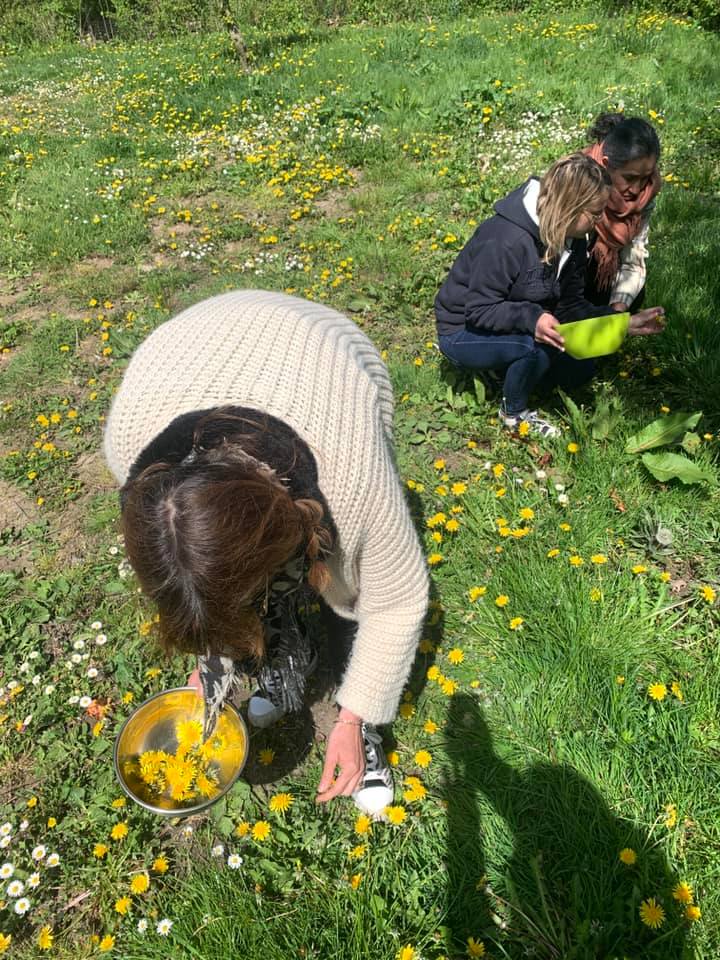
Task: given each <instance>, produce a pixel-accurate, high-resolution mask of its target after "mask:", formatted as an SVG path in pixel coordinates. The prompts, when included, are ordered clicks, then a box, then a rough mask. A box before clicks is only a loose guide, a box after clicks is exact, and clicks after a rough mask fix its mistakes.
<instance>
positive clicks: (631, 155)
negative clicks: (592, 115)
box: [584, 113, 662, 313]
mask: <svg viewBox="0 0 720 960" xmlns="http://www.w3.org/2000/svg"><path fill="white" fill-rule="evenodd" d="M588 138H589V140H590V143H591V146H589V147H586V148H585V150H584V153H586V154H588V155H589V156H591V157H592V158H593V159H594V160H597V162H598V163H599V164H601V165H602V166H603V167H605V169H606V170H607V172H608V173H609V174H610V179H611V180H612V190H611V191H610V197H609V199H608V202H607V206H606V207H605V212H604V213H603V216H602V218H601V219H600V220H599V221H598V222H597V223H596V224H595V234H594V237H593V238H592V240H591V243H590V248H589V253H590V259H589V261H588V268H587V273H586V278H585V296H586V297H587V299H588V300H590V301H591V302H592V303H595V304H597V305H601V306H605V305H607V304H610V306H612V307H614V309H615V310H619V311H620V312H625V311H629V312H630V313H634V312H636V311H637V310H639V309H640V307H641V306H642V302H643V299H644V294H645V276H646V267H645V261H646V259H647V249H648V224H649V222H650V216H651V214H652V211H653V208H654V206H655V197H656V196H657V194H658V193H659V192H660V188H661V186H662V181H661V179H660V174H659V173H658V167H657V164H658V160H659V159H660V141H659V139H658V135H657V133H656V132H655V129H654V127H653V126H652V124H650V123H648V122H647V120H643V119H642V118H641V117H626V116H625V115H624V114H622V113H603V114H601V115H600V116H599V117H598V118H597V120H596V121H595V123H594V124H593V126H592V127H591V128H590V130H589V131H588Z"/></svg>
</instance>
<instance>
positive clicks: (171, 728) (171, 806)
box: [114, 687, 248, 817]
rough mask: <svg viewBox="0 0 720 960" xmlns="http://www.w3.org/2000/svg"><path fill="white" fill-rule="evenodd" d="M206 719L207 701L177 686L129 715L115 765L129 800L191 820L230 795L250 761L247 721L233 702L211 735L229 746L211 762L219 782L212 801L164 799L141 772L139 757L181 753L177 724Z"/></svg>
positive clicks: (166, 796) (205, 798)
mask: <svg viewBox="0 0 720 960" xmlns="http://www.w3.org/2000/svg"><path fill="white" fill-rule="evenodd" d="M203 715H204V704H203V699H202V697H201V696H199V695H198V693H197V691H196V690H195V688H194V687H176V688H174V689H173V690H164V691H163V692H162V693H156V694H155V696H153V697H150V699H149V700H146V701H145V702H144V703H141V704H140V706H139V707H137V709H135V710H134V711H133V712H132V713H131V714H130V716H129V717H128V718H127V720H126V721H125V723H124V724H123V725H122V727H121V728H120V731H119V732H118V735H117V737H116V738H115V753H114V760H115V773H116V775H117V778H118V781H119V782H120V786H121V787H122V789H123V790H124V791H125V793H126V794H127V795H128V796H129V797H130V799H131V800H134V801H135V803H137V804H139V805H140V806H141V807H144V808H145V809H146V810H150V811H152V813H159V814H161V815H162V816H167V817H178V816H181V817H187V816H190V815H191V814H194V813H200V812H201V811H202V810H206V809H207V808H208V807H210V806H212V804H213V803H216V802H217V801H218V800H219V799H220V798H221V797H222V796H224V795H225V794H226V793H227V792H228V790H229V789H230V787H231V786H232V785H233V783H235V781H236V780H237V778H238V777H239V776H240V774H241V773H242V769H243V767H244V766H245V761H246V760H247V756H248V731H247V727H246V726H245V721H244V720H243V719H242V717H241V716H240V714H239V713H238V712H237V710H236V709H235V707H233V706H232V704H229V703H228V704H226V705H225V707H224V708H223V711H222V713H221V714H220V717H219V719H218V722H217V726H216V728H215V731H214V733H213V735H215V734H217V733H220V734H222V735H223V736H224V737H225V738H226V740H227V746H226V748H225V749H224V750H223V751H222V753H221V754H219V755H218V756H216V757H215V758H213V760H212V761H211V763H210V766H209V770H210V772H211V773H212V774H213V776H214V779H216V780H217V787H216V789H215V790H214V791H213V793H212V794H210V796H203V797H200V798H195V799H193V800H187V801H180V800H175V799H173V798H172V797H171V796H170V795H169V793H168V792H167V791H165V792H163V793H160V794H158V793H156V792H155V791H153V790H152V789H151V788H150V787H149V786H148V784H146V783H145V781H144V780H143V779H142V778H141V776H140V773H139V769H138V761H139V758H140V756H141V754H143V753H145V752H146V751H148V750H163V751H165V752H166V753H169V754H174V753H175V751H176V750H177V748H178V740H177V735H176V732H175V730H176V725H177V724H178V723H179V722H182V721H185V720H199V721H200V723H202V722H203Z"/></svg>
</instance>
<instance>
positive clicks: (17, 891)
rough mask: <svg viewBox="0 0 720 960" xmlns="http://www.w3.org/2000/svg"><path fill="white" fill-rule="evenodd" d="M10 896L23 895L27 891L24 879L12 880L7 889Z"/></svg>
mask: <svg viewBox="0 0 720 960" xmlns="http://www.w3.org/2000/svg"><path fill="white" fill-rule="evenodd" d="M5 892H6V893H7V895H8V896H9V897H12V898H13V899H15V897H21V896H22V895H23V894H24V893H25V884H24V883H23V882H22V880H11V881H10V883H9V884H8V885H7V890H6V891H5Z"/></svg>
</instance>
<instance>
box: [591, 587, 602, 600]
mask: <svg viewBox="0 0 720 960" xmlns="http://www.w3.org/2000/svg"><path fill="white" fill-rule="evenodd" d="M590 599H591V600H592V602H593V603H597V602H598V600H602V590H599V589H598V588H597V587H592V588H591V590H590Z"/></svg>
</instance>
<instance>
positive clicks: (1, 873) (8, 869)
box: [0, 863, 15, 880]
mask: <svg viewBox="0 0 720 960" xmlns="http://www.w3.org/2000/svg"><path fill="white" fill-rule="evenodd" d="M14 873H15V867H14V866H13V865H12V864H11V863H4V864H3V865H2V866H1V867H0V880H9V879H10V877H11V876H12V875H13V874H14Z"/></svg>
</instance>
